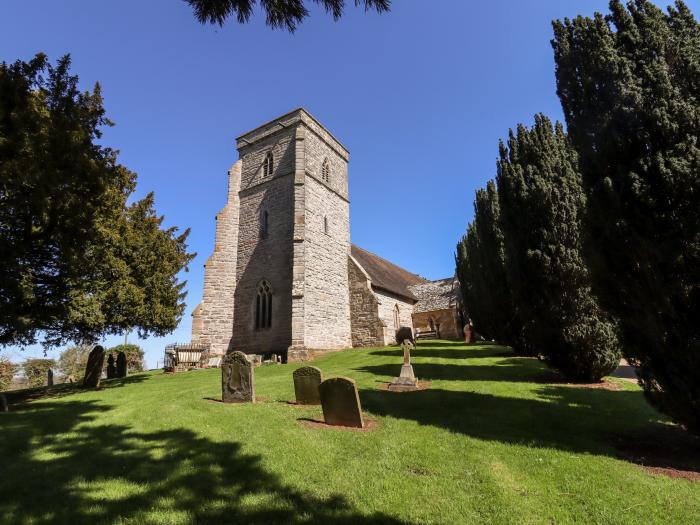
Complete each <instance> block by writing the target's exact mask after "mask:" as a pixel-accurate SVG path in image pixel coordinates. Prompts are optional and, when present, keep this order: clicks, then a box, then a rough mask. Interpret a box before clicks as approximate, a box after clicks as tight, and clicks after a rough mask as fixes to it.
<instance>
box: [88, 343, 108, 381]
mask: <svg viewBox="0 0 700 525" xmlns="http://www.w3.org/2000/svg"><path fill="white" fill-rule="evenodd" d="M104 364H105V349H104V348H102V347H101V346H100V345H97V346H96V347H95V348H93V349H92V350H90V355H88V362H87V366H85V378H84V379H83V386H84V387H87V388H97V387H98V386H100V377H102V367H103V366H104Z"/></svg>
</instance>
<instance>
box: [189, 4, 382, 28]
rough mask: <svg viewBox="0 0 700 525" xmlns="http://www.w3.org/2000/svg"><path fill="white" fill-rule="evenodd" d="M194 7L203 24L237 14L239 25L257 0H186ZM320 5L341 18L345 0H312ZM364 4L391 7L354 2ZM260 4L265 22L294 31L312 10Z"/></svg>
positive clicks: (216, 21)
mask: <svg viewBox="0 0 700 525" xmlns="http://www.w3.org/2000/svg"><path fill="white" fill-rule="evenodd" d="M185 1H186V2H187V3H188V4H189V5H190V6H192V9H193V10H194V16H195V17H196V18H197V20H199V22H201V23H202V24H206V23H209V24H218V25H220V26H222V25H223V24H224V22H225V21H226V20H227V19H229V18H231V17H233V16H235V17H236V20H238V23H239V24H244V23H246V22H248V21H249V20H250V17H251V16H252V14H253V9H254V8H255V4H256V2H255V0H185ZM313 2H314V3H316V4H320V5H321V6H323V8H324V9H325V10H326V12H328V13H331V14H332V15H333V19H334V20H338V19H339V18H340V17H341V16H342V15H343V9H344V8H345V0H313ZM360 4H363V5H364V7H365V11H369V10H370V9H375V10H376V11H377V12H378V13H383V12H385V11H388V10H389V7H390V5H391V0H355V5H360ZM260 6H261V8H262V10H263V11H264V12H265V16H266V23H267V25H268V26H270V27H272V28H285V29H287V31H289V32H290V33H293V32H294V31H295V30H296V28H297V25H298V24H300V23H301V22H303V20H304V19H305V18H306V17H307V16H309V10H308V9H307V8H306V6H305V5H304V0H275V1H272V0H260Z"/></svg>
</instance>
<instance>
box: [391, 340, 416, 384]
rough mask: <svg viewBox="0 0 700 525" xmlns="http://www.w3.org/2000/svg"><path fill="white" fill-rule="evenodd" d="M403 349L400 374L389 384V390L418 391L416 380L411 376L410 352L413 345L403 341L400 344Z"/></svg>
mask: <svg viewBox="0 0 700 525" xmlns="http://www.w3.org/2000/svg"><path fill="white" fill-rule="evenodd" d="M401 348H402V349H403V365H402V366H401V374H400V375H399V377H395V378H394V379H392V380H391V383H390V384H389V390H391V391H392V392H410V391H411V390H417V389H418V380H417V379H416V376H415V375H414V374H413V366H412V365H411V350H412V349H413V344H412V343H411V342H410V341H408V340H405V341H404V342H403V343H402V344H401Z"/></svg>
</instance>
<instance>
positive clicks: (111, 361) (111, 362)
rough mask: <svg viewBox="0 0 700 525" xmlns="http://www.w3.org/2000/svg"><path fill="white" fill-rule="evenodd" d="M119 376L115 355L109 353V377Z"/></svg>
mask: <svg viewBox="0 0 700 525" xmlns="http://www.w3.org/2000/svg"><path fill="white" fill-rule="evenodd" d="M115 377H117V368H116V367H115V366H114V356H113V355H112V354H109V357H107V379H114V378H115Z"/></svg>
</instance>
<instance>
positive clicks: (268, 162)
mask: <svg viewBox="0 0 700 525" xmlns="http://www.w3.org/2000/svg"><path fill="white" fill-rule="evenodd" d="M274 167H275V166H274V163H273V160H272V152H271V151H268V152H267V155H265V160H264V161H263V176H264V177H269V176H270V175H272V170H273V169H274Z"/></svg>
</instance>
